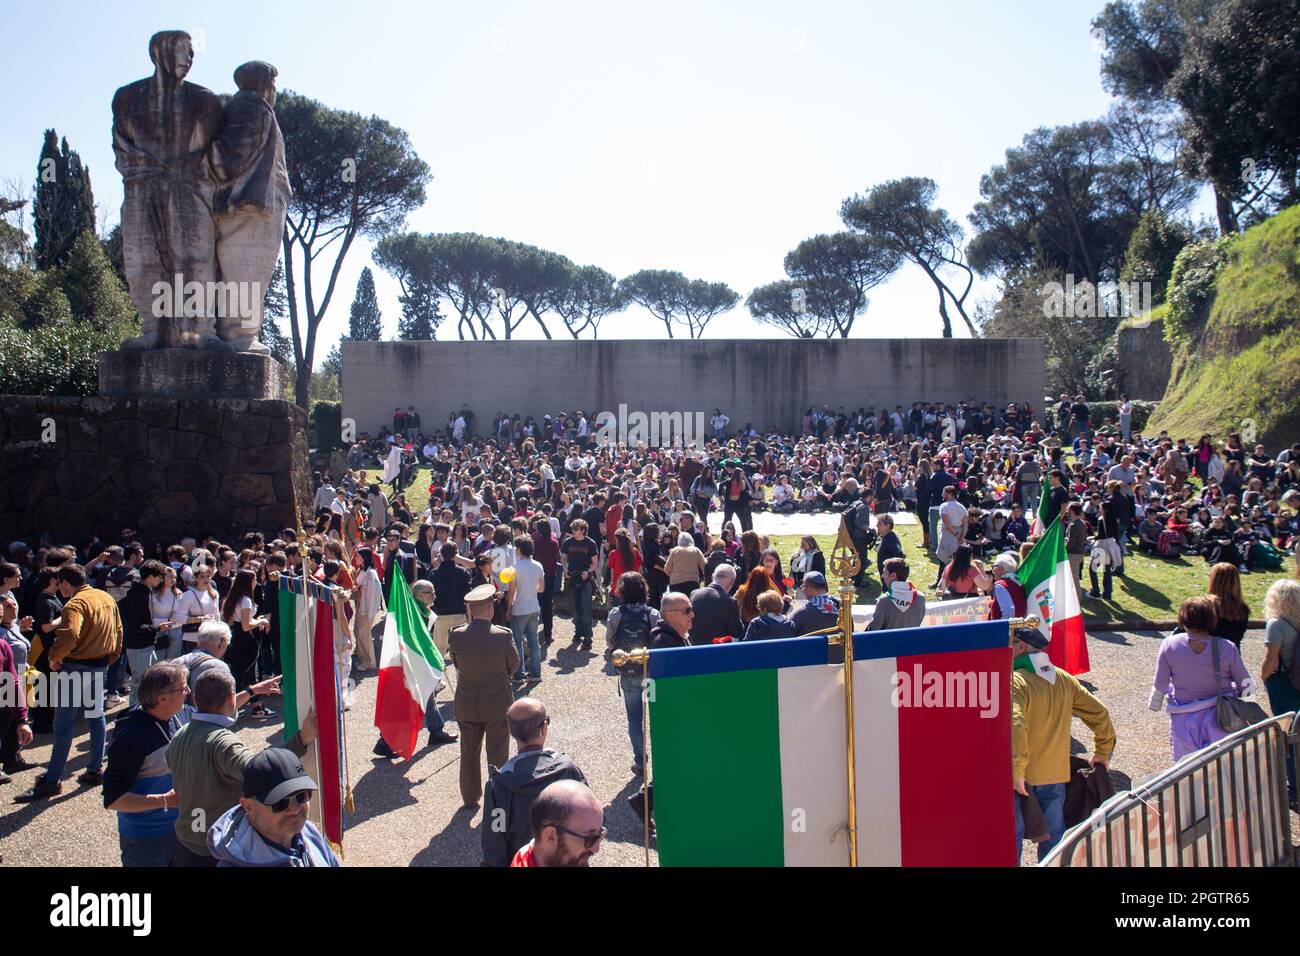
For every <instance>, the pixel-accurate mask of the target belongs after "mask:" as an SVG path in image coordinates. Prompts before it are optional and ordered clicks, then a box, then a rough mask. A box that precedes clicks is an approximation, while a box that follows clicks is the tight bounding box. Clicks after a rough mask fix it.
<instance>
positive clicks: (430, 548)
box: [415, 524, 442, 578]
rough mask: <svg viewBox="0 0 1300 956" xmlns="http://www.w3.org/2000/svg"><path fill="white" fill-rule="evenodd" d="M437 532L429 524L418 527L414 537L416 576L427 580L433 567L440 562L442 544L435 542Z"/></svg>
mask: <svg viewBox="0 0 1300 956" xmlns="http://www.w3.org/2000/svg"><path fill="white" fill-rule="evenodd" d="M437 536H438V532H437V529H436V528H434V526H433V525H431V524H422V525H420V530H419V531H418V532H417V533H416V536H415V558H416V562H417V564H416V576H417V577H421V578H428V576H429V575H430V574H431V573H432V572H433V567H434V565H435V564H436V563H437V562H438V561H440V560H442V543H441V542H439V541H438V540H437Z"/></svg>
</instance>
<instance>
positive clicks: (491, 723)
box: [447, 584, 519, 809]
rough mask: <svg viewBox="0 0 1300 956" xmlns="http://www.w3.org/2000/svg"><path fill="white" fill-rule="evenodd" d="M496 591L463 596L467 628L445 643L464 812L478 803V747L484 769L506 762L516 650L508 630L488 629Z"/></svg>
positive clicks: (486, 588) (480, 788) (487, 588)
mask: <svg viewBox="0 0 1300 956" xmlns="http://www.w3.org/2000/svg"><path fill="white" fill-rule="evenodd" d="M495 597H496V588H495V587H493V586H492V585H491V584H480V585H479V586H478V587H476V588H474V590H472V591H470V592H469V593H468V594H466V595H465V609H466V611H468V613H469V623H468V624H462V625H461V626H460V627H455V628H452V631H451V634H450V635H449V636H448V638H447V645H448V649H449V650H450V652H451V662H452V663H453V664H454V665H456V702H455V706H454V711H453V713H454V714H455V717H456V725H457V726H458V727H459V728H460V795H461V798H462V799H463V800H464V806H465V808H466V809H471V808H474V807H477V806H478V805H479V801H480V800H481V799H482V798H483V773H482V765H481V763H480V761H481V760H482V756H481V755H482V753H483V742H484V739H486V741H487V761H488V766H489V767H500V766H502V765H503V764H505V762H506V761H507V760H508V759H509V758H510V730H509V728H508V726H507V724H506V711H508V710H509V709H510V705H511V704H512V703H513V702H514V693H513V691H512V689H511V684H510V678H511V677H512V676H513V675H514V673H515V671H517V670H518V669H519V651H518V650H516V648H515V639H514V635H513V634H512V633H511V632H510V629H509V628H506V627H496V626H494V625H493V624H492V611H493V599H494V598H495Z"/></svg>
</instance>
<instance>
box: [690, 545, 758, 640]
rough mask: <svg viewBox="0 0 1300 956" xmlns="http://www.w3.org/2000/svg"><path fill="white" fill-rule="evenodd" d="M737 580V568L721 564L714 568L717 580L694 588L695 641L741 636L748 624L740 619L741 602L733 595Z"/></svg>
mask: <svg viewBox="0 0 1300 956" xmlns="http://www.w3.org/2000/svg"><path fill="white" fill-rule="evenodd" d="M735 583H736V568H735V566H734V565H731V564H720V565H718V566H717V567H716V568H714V569H713V580H712V581H711V582H710V583H709V585H708V586H707V587H702V588H698V589H696V590H694V591H692V592H691V609H692V610H693V611H694V612H695V619H694V621H693V622H692V623H691V635H692V638H693V642H695V643H699V644H711V643H712V642H713V640H714V639H715V638H718V637H732V638H734V639H735V640H740V638H741V636H742V635H743V634H744V633H745V626H744V624H742V623H741V621H740V606H739V605H738V604H737V603H736V599H735V598H734V597H732V596H731V588H732V585H734V584H735Z"/></svg>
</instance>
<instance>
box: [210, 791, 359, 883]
mask: <svg viewBox="0 0 1300 956" xmlns="http://www.w3.org/2000/svg"><path fill="white" fill-rule="evenodd" d="M208 849H209V850H210V851H211V853H212V855H213V856H214V857H216V859H217V861H218V863H217V865H218V866H322V867H325V866H338V865H339V861H338V857H336V856H335V855H334V851H333V850H331V849H330V846H329V843H328V842H327V841H326V839H325V837H323V836H322V835H321V832H320V831H319V830H317V829H316V825H315V824H314V823H312V822H311V821H310V820H308V821H307V822H306V824H304V825H303V828H302V833H300V834H299V835H298V836H297V837H296V838H295V839H294V846H293V847H291V848H289V849H285V848H284V847H282V846H278V845H276V844H274V843H272V842H271V841H269V840H267V839H266V838H264V837H263V836H262V835H261V834H260V833H258V832H257V831H256V830H254V829H253V824H252V822H251V821H250V820H249V819H248V814H246V813H244V808H243V807H242V806H239V805H238V804H236V805H235V806H233V807H231V808H230V809H229V810H227V811H226V812H225V813H223V814H222V815H221V816H220V818H218V820H217V822H216V823H214V824H212V826H210V827H209V828H208Z"/></svg>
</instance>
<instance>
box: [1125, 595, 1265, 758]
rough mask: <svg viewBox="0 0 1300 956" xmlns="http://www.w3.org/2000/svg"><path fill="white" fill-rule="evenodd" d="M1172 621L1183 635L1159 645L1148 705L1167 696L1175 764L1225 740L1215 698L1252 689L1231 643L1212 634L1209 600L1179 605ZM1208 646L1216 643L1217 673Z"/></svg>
mask: <svg viewBox="0 0 1300 956" xmlns="http://www.w3.org/2000/svg"><path fill="white" fill-rule="evenodd" d="M1178 623H1179V624H1181V625H1182V627H1183V630H1184V631H1186V633H1185V634H1174V635H1173V636H1171V637H1166V638H1165V639H1164V641H1163V642H1162V643H1161V644H1160V652H1159V653H1158V654H1157V655H1156V675H1155V679H1154V680H1153V681H1152V685H1153V686H1152V688H1151V699H1150V702H1149V706H1150V707H1151V709H1152V710H1157V711H1158V710H1159V709H1160V707H1161V705H1162V704H1163V703H1164V700H1165V695H1166V694H1168V695H1169V742H1170V744H1171V746H1172V747H1173V752H1174V760H1175V761H1178V760H1181V759H1182V758H1183V757H1185V756H1187V755H1188V754H1190V753H1194V752H1195V751H1197V750H1200V749H1201V748H1202V747H1207V746H1209V745H1210V744H1212V743H1214V742H1215V741H1216V740H1222V739H1223V738H1224V737H1226V736H1228V732H1227V731H1226V730H1224V729H1223V728H1222V727H1220V726H1219V722H1218V715H1217V713H1216V707H1215V704H1216V703H1217V702H1218V699H1219V697H1220V696H1225V695H1226V696H1237V697H1249V696H1250V695H1251V694H1252V693H1254V691H1255V682H1254V681H1253V680H1252V679H1251V678H1250V676H1249V675H1248V674H1247V672H1246V665H1245V664H1243V663H1242V661H1241V654H1240V652H1239V651H1238V650H1237V647H1236V645H1235V644H1233V643H1232V642H1231V641H1228V640H1224V639H1223V638H1220V637H1215V636H1213V631H1214V629H1215V627H1216V625H1217V624H1218V614H1217V613H1216V612H1215V610H1214V601H1213V600H1212V599H1211V598H1208V597H1195V598H1189V599H1188V600H1186V601H1184V602H1183V604H1182V606H1181V607H1180V608H1179V609H1178ZM1212 642H1214V643H1217V644H1218V661H1217V663H1218V674H1217V675H1216V674H1215V654H1214V649H1213V647H1212Z"/></svg>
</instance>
